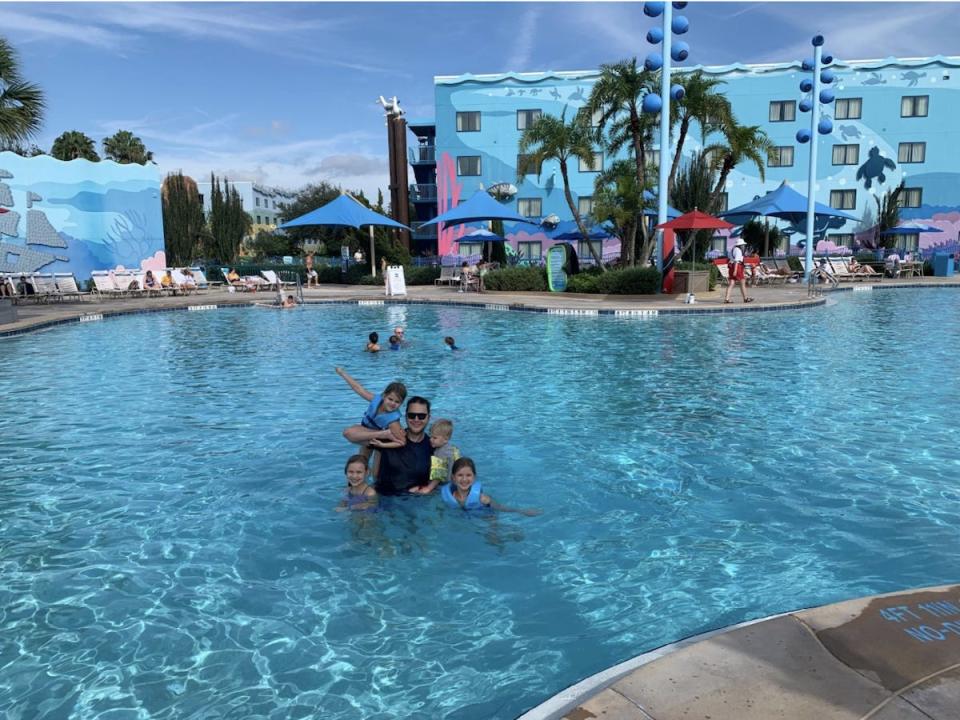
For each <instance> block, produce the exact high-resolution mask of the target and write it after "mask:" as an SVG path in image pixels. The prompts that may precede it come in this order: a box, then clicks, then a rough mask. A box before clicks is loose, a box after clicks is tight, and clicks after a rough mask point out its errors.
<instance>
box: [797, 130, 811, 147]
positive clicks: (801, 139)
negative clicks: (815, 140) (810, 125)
mask: <svg viewBox="0 0 960 720" xmlns="http://www.w3.org/2000/svg"><path fill="white" fill-rule="evenodd" d="M797 142H798V143H800V144H801V145H802V144H803V143H808V142H810V131H809V130H807V129H806V128H801V129H799V130H797Z"/></svg>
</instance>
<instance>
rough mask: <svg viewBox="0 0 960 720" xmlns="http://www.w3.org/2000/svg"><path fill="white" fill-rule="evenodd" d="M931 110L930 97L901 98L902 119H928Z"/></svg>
mask: <svg viewBox="0 0 960 720" xmlns="http://www.w3.org/2000/svg"><path fill="white" fill-rule="evenodd" d="M929 109H930V96H929V95H904V96H903V97H902V98H900V117H926V116H927V112H928V111H929Z"/></svg>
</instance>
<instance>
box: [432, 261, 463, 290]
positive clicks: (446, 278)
mask: <svg viewBox="0 0 960 720" xmlns="http://www.w3.org/2000/svg"><path fill="white" fill-rule="evenodd" d="M433 284H434V285H435V286H440V285H459V284H460V268H457V267H454V266H453V265H441V266H440V277H438V278H436V279H435V280H434V281H433Z"/></svg>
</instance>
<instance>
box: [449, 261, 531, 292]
mask: <svg viewBox="0 0 960 720" xmlns="http://www.w3.org/2000/svg"><path fill="white" fill-rule="evenodd" d="M437 277H439V273H438V275H437ZM483 286H484V287H485V288H486V289H487V290H504V291H508V292H543V291H544V290H546V289H547V271H546V269H545V268H542V267H510V268H503V269H501V270H491V271H490V272H488V273H487V274H486V275H485V276H484V277H483Z"/></svg>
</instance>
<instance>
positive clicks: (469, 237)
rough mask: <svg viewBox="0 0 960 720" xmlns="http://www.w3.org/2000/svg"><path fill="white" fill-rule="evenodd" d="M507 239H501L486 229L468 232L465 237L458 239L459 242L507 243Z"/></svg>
mask: <svg viewBox="0 0 960 720" xmlns="http://www.w3.org/2000/svg"><path fill="white" fill-rule="evenodd" d="M506 241H507V239H506V238H504V237H500V236H499V235H497V234H496V233H495V232H490V231H489V230H487V229H486V228H478V229H476V230H473V231H471V232H468V233H467V234H466V235H464V236H463V237H460V238H457V242H458V243H461V242H506Z"/></svg>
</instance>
